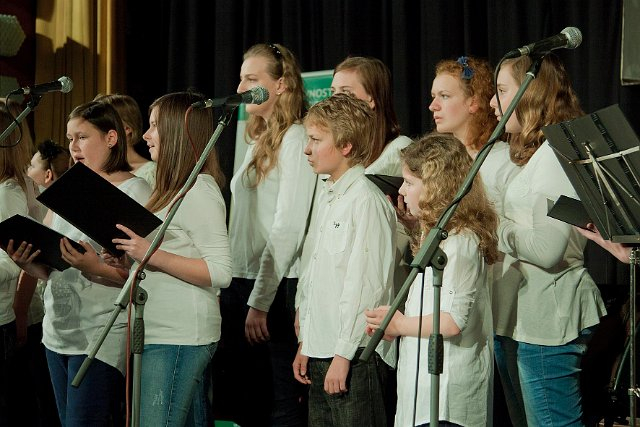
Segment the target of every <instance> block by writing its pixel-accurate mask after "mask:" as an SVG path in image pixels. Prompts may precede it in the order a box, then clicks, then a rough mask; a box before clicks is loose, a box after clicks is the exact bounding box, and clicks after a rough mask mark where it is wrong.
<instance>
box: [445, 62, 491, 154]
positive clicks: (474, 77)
mask: <svg viewBox="0 0 640 427" xmlns="http://www.w3.org/2000/svg"><path fill="white" fill-rule="evenodd" d="M464 59H466V63H467V67H468V68H469V69H470V71H471V76H470V78H463V77H462V76H463V72H464V71H465V67H464V66H463V65H462V63H460V62H459V61H454V60H452V59H446V60H443V61H440V62H438V64H437V65H436V76H437V75H439V74H443V73H446V74H449V75H451V76H453V77H455V78H456V79H457V80H458V82H459V83H460V87H461V88H462V90H463V92H464V95H465V96H466V97H467V98H472V97H475V102H476V105H477V106H478V110H477V111H476V112H475V113H473V114H472V116H471V119H470V121H469V125H468V135H469V137H470V140H469V141H467V145H469V146H470V147H471V149H472V150H474V151H479V150H480V149H481V148H482V147H483V146H484V144H486V143H487V141H488V140H489V136H491V133H492V132H493V130H494V129H495V127H496V125H497V124H498V121H497V120H496V116H495V114H494V112H493V108H491V106H490V105H489V102H490V101H491V98H492V97H493V93H494V89H493V71H492V69H491V66H490V65H489V63H488V62H487V61H485V60H483V59H478V58H474V57H472V56H467V57H464Z"/></svg>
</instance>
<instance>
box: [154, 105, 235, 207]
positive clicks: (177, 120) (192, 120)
mask: <svg viewBox="0 0 640 427" xmlns="http://www.w3.org/2000/svg"><path fill="white" fill-rule="evenodd" d="M204 99H205V97H204V96H203V95H201V94H197V93H192V92H176V93H169V94H166V95H163V96H161V97H160V98H158V99H156V100H155V101H153V103H152V104H151V106H150V107H149V111H150V112H151V111H152V110H153V109H154V108H157V110H156V125H157V127H158V138H159V139H160V147H159V153H158V166H157V172H156V186H155V188H154V191H153V193H152V194H151V198H150V199H149V202H148V203H147V209H149V210H150V211H151V212H157V211H159V210H161V209H162V208H164V207H166V206H167V205H168V204H169V203H170V202H171V200H173V198H174V197H175V196H176V194H178V192H179V191H180V190H181V189H182V186H183V185H184V184H185V182H186V181H187V178H188V177H189V175H190V174H191V172H192V170H193V168H194V167H195V165H196V161H197V159H198V158H199V157H200V155H201V154H202V152H203V151H204V149H205V147H206V145H207V143H208V142H209V137H210V136H211V135H212V134H213V132H214V131H215V118H214V116H213V111H212V109H211V108H203V109H193V110H191V113H190V114H189V119H188V124H189V130H188V131H187V129H186V128H185V117H184V116H185V112H186V111H187V109H188V108H189V107H190V106H191V104H193V103H194V102H198V101H203V100H204ZM189 137H190V139H191V142H192V143H193V147H194V148H195V150H196V152H195V153H194V152H193V148H192V144H190V143H189ZM201 172H202V173H208V174H209V175H211V176H213V178H214V179H215V181H216V183H217V184H218V186H219V187H220V188H222V187H224V184H225V176H224V174H223V173H222V169H221V168H220V163H219V162H218V155H217V153H216V151H215V150H212V151H211V152H210V154H209V157H207V161H206V162H205V164H204V166H203V167H202V171H201Z"/></svg>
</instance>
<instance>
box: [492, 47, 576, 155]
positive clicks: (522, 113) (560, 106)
mask: <svg viewBox="0 0 640 427" xmlns="http://www.w3.org/2000/svg"><path fill="white" fill-rule="evenodd" d="M502 65H503V67H504V66H510V67H511V75H512V76H513V78H514V80H515V81H516V83H517V84H519V85H520V84H522V82H523V80H524V77H525V74H526V73H527V71H528V70H529V67H530V66H531V59H530V58H529V57H528V56H521V57H519V58H516V59H507V60H505V61H504V62H503V63H502ZM506 107H507V106H503V108H506ZM514 112H515V114H516V117H517V118H518V121H519V122H520V125H521V126H522V131H521V132H520V133H517V134H510V135H509V138H508V140H509V152H510V155H511V161H512V162H514V163H515V164H517V165H520V166H522V165H524V164H526V163H527V162H528V161H529V159H530V158H531V156H533V154H534V153H535V152H536V150H537V149H538V147H540V146H541V145H542V143H543V142H544V141H545V136H544V134H543V133H542V128H543V127H544V126H547V125H551V124H554V123H559V122H563V121H566V120H571V119H573V118H576V117H578V116H581V115H583V114H584V113H583V111H582V109H581V108H580V101H579V100H578V96H577V95H576V93H575V91H574V90H573V88H572V87H571V81H570V79H569V75H568V74H567V72H566V70H565V68H564V65H562V62H560V59H559V58H558V57H557V56H556V55H554V54H553V53H551V54H548V55H547V56H546V57H545V58H544V59H543V61H542V65H541V66H540V71H539V72H538V75H537V77H536V78H535V79H533V80H532V81H531V84H530V85H529V87H528V88H527V90H526V91H525V92H524V95H523V96H522V99H521V100H520V103H519V104H518V106H517V107H516V109H515V111H514Z"/></svg>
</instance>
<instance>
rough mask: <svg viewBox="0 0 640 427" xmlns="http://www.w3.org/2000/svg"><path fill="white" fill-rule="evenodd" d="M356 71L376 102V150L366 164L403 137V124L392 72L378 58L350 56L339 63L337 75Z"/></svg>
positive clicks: (373, 142)
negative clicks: (397, 104)
mask: <svg viewBox="0 0 640 427" xmlns="http://www.w3.org/2000/svg"><path fill="white" fill-rule="evenodd" d="M351 70H353V71H355V72H356V73H357V74H358V77H359V80H360V83H361V84H362V87H363V88H364V90H365V91H367V93H368V94H369V95H371V98H372V99H373V102H374V105H375V107H374V109H373V110H374V115H375V125H374V128H375V131H374V139H373V140H372V149H371V153H370V155H369V157H368V158H367V160H366V161H365V165H370V164H371V163H373V162H374V161H375V160H376V159H377V158H378V157H380V154H382V151H383V150H384V148H385V147H386V146H387V144H389V143H390V142H391V141H393V140H394V139H395V138H397V137H398V135H400V125H399V124H398V117H397V116H396V111H395V109H394V105H393V91H392V83H391V72H390V71H389V68H388V67H387V66H386V65H385V64H384V62H382V61H381V60H379V59H377V58H371V57H364V56H350V57H347V58H346V59H345V60H344V61H342V62H341V63H339V64H338V65H337V66H336V68H335V70H334V72H333V75H334V76H335V74H336V73H337V72H339V71H351Z"/></svg>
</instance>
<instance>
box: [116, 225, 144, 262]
mask: <svg viewBox="0 0 640 427" xmlns="http://www.w3.org/2000/svg"><path fill="white" fill-rule="evenodd" d="M116 228H117V229H118V230H120V231H122V232H123V233H125V234H126V235H127V236H128V237H129V238H128V239H113V240H112V242H113V243H115V245H116V249H118V250H121V251H124V252H125V253H126V254H127V255H129V256H130V257H131V258H133V259H134V260H136V261H138V262H140V261H141V260H142V258H144V256H145V254H146V253H147V250H149V246H151V243H150V242H149V241H148V240H147V239H145V238H144V237H140V236H138V235H137V234H136V233H134V232H133V231H132V230H130V229H129V228H127V227H125V226H124V225H122V224H116Z"/></svg>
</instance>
